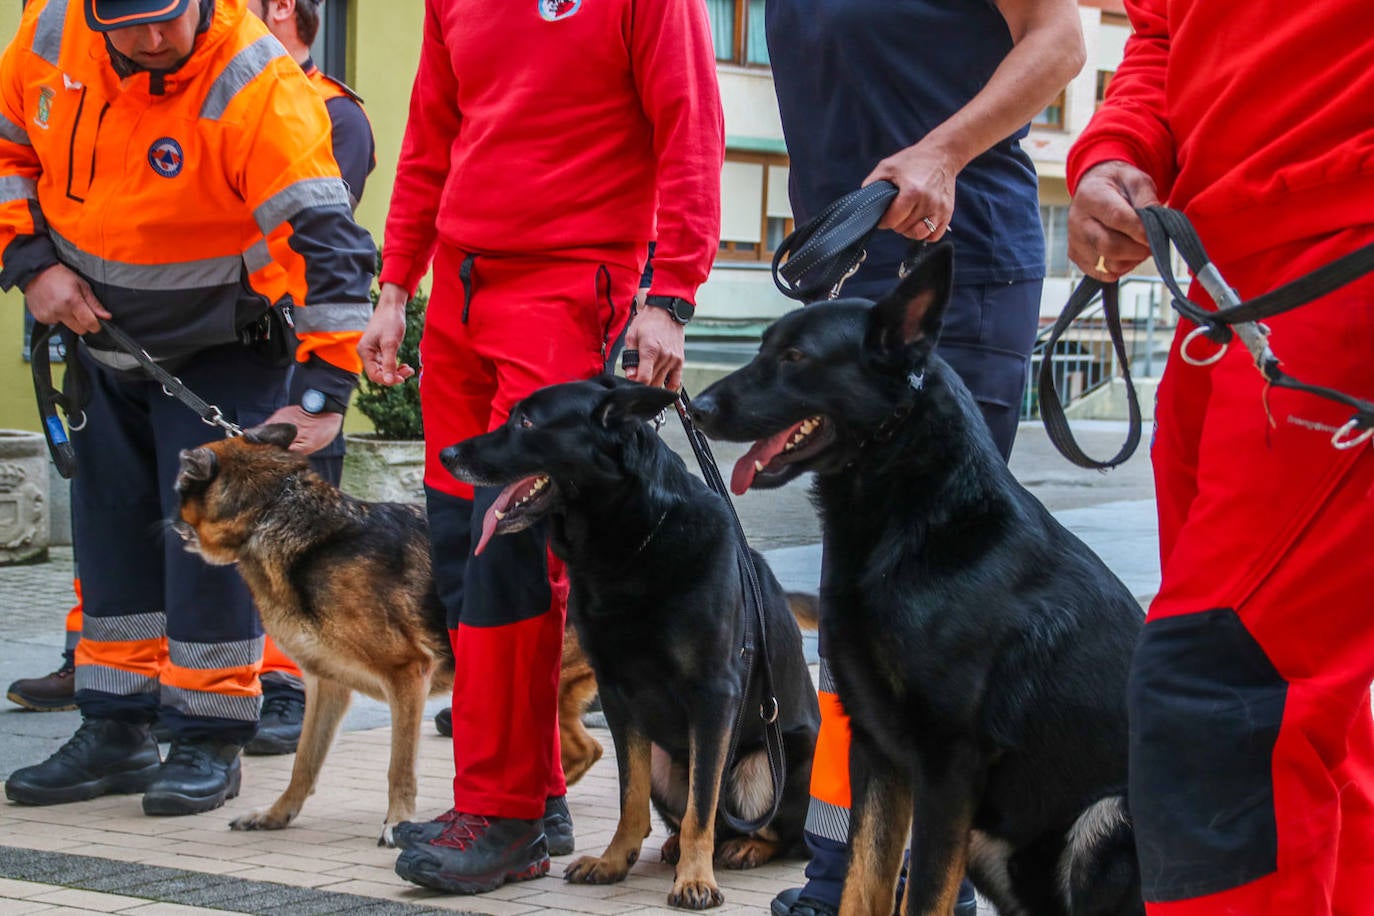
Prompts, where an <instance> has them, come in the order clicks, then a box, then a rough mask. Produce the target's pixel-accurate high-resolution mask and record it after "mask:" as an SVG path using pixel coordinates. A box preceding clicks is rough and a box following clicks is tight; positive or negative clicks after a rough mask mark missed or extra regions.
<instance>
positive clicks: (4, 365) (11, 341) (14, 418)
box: [0, 3, 38, 430]
mask: <svg viewBox="0 0 1374 916" xmlns="http://www.w3.org/2000/svg"><path fill="white" fill-rule="evenodd" d="M21 12H22V10H21V9H20V5H19V4H18V3H4V4H0V35H3V36H4V41H5V43H6V44H8V43H9V39H10V38H11V37H13V35H14V33H15V32H16V31H18V30H19V16H20V13H21ZM23 346H24V298H23V297H22V296H20V295H19V293H18V292H12V293H0V428H3V429H31V430H37V429H38V408H37V407H35V406H34V403H33V383H32V382H31V381H30V379H31V376H30V375H29V364H28V363H26V362H24V359H23V355H22V354H23Z"/></svg>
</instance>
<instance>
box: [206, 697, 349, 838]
mask: <svg viewBox="0 0 1374 916" xmlns="http://www.w3.org/2000/svg"><path fill="white" fill-rule="evenodd" d="M304 679H305V720H304V721H303V722H302V723H301V740H300V742H299V743H298V744H297V745H296V761H295V763H294V764H293V765H292V767H291V782H290V783H288V784H287V786H286V791H285V792H283V793H282V794H281V797H280V798H278V799H277V800H276V801H275V802H273V803H272V807H270V808H268V809H267V810H266V811H253V812H251V813H249V814H245V815H243V816H242V817H239V818H236V819H235V820H233V821H232V822H231V823H230V824H229V826H230V827H231V828H232V829H234V830H280V829H281V828H283V827H285V826H286V825H287V824H289V823H291V822H292V821H293V820H295V818H296V815H297V814H299V813H300V810H301V805H303V804H305V800H306V799H307V798H309V797H310V795H311V793H312V792H314V791H315V780H316V779H318V778H319V775H320V767H321V766H322V765H323V764H324V758H325V755H327V754H328V753H329V746H330V745H331V744H333V743H334V734H335V733H336V732H337V731H338V730H339V723H340V722H341V721H343V716H344V713H345V712H347V711H348V702H349V700H350V699H352V696H353V691H352V690H350V689H349V688H347V687H345V686H344V685H343V684H340V683H339V682H338V681H331V680H326V679H324V678H318V677H315V676H313V675H310V674H305V675H304Z"/></svg>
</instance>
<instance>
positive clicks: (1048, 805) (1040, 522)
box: [692, 245, 1144, 916]
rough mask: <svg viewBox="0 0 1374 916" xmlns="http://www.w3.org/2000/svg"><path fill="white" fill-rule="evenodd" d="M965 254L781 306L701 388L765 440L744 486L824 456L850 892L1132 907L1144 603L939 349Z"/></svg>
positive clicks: (856, 903) (743, 430)
mask: <svg viewBox="0 0 1374 916" xmlns="http://www.w3.org/2000/svg"><path fill="white" fill-rule="evenodd" d="M952 275H953V257H952V248H951V247H950V246H949V245H940V246H936V247H934V248H933V249H931V250H930V251H929V252H928V253H927V254H926V256H925V257H924V259H923V260H922V261H921V262H920V263H919V264H918V265H917V266H916V267H915V268H914V269H913V271H912V273H911V274H910V275H908V276H907V277H906V278H905V279H904V280H903V281H902V282H901V283H900V284H899V285H898V287H897V288H896V289H895V290H894V291H893V292H892V293H890V294H889V295H888V296H887V297H886V298H884V299H883V300H882V301H881V302H878V303H877V304H876V305H875V304H873V303H870V302H868V301H867V300H855V299H849V300H838V301H835V302H830V303H825V304H818V305H812V306H809V307H807V308H804V309H799V310H797V311H794V312H792V313H790V314H788V315H785V316H783V317H782V318H781V319H780V320H778V321H777V322H776V323H775V324H773V325H772V326H771V327H770V328H769V329H768V330H767V331H766V332H765V333H764V335H763V341H762V344H761V345H760V347H759V352H758V355H757V356H756V357H755V358H754V359H753V361H752V362H750V363H749V364H748V365H747V366H745V367H744V368H742V369H740V370H738V371H736V372H734V373H733V374H731V375H729V376H727V377H726V378H724V379H721V380H720V381H719V382H717V383H716V384H714V385H712V386H711V387H710V388H708V389H707V390H706V391H704V392H702V394H701V395H700V396H699V397H698V398H697V400H696V403H695V405H694V407H693V411H692V413H693V416H694V418H695V420H696V422H697V423H698V424H700V426H701V428H702V430H703V431H704V432H705V433H706V434H707V435H709V436H712V437H716V438H720V439H728V440H733V441H750V440H757V441H756V444H755V445H754V446H753V447H752V448H751V449H750V450H749V452H748V453H747V454H746V455H745V456H744V457H743V458H742V459H741V460H740V462H739V464H738V465H737V466H736V468H735V472H734V475H733V484H732V487H733V489H734V490H735V491H736V492H743V491H744V490H746V489H748V488H749V487H751V486H753V487H759V488H764V487H778V486H781V485H783V484H785V483H786V482H788V481H789V480H791V479H793V478H794V477H796V476H798V475H799V474H801V473H802V472H804V471H814V472H816V477H815V483H814V487H815V500H816V503H817V506H818V508H819V510H820V515H821V522H822V530H823V538H824V548H825V561H824V568H823V569H822V572H821V578H822V584H821V595H820V605H821V607H820V617H821V630H822V633H823V635H824V637H825V639H826V641H827V647H828V648H827V652H828V657H829V658H830V660H831V664H832V670H833V673H834V676H835V679H836V682H837V686H838V692H839V696H840V700H841V702H842V703H843V705H844V708H845V711H846V712H847V713H848V715H849V716H850V719H851V726H852V730H853V749H852V752H851V779H852V782H853V812H852V820H851V823H850V845H851V853H850V864H849V870H848V873H847V876H846V880H845V887H844V897H843V904H842V908H841V912H842V913H846V914H873V916H888V914H890V913H892V911H893V903H894V899H893V898H894V893H895V884H896V881H897V877H898V873H899V871H900V869H901V866H902V850H903V846H904V845H905V841H906V839H907V836H908V830H910V840H911V864H910V876H909V880H908V881H907V884H906V888H907V890H906V897H907V900H906V910H905V912H907V913H912V914H948V913H950V912H951V911H952V908H953V906H954V902H955V899H956V897H957V892H958V886H959V880H960V877H961V876H962V875H963V874H964V872H965V870H966V869H967V871H968V873H969V874H970V876H971V877H972V878H973V882H974V884H975V886H976V887H977V888H978V890H979V891H980V892H981V893H982V894H983V895H984V896H986V897H987V898H989V899H990V900H992V902H993V903H994V904H995V905H996V906H997V909H998V912H1000V913H1001V914H1003V916H1012V914H1034V916H1039V914H1047V916H1048V914H1054V916H1062V914H1072V916H1088V914H1103V916H1107V914H1111V916H1117V914H1141V913H1144V906H1143V904H1142V902H1141V895H1140V881H1139V871H1138V867H1137V865H1136V862H1135V845H1134V839H1133V834H1132V830H1131V824H1130V818H1129V814H1128V812H1127V809H1126V806H1125V801H1124V797H1123V793H1124V791H1125V787H1126V749H1127V727H1126V672H1127V668H1128V667H1129V663H1130V660H1131V651H1132V647H1133V644H1134V642H1135V639H1136V635H1137V633H1138V632H1139V630H1140V628H1141V625H1142V622H1143V618H1142V614H1141V610H1140V607H1139V605H1138V604H1137V603H1136V601H1135V600H1134V599H1133V598H1132V597H1131V595H1130V593H1129V592H1128V591H1127V590H1126V588H1125V586H1123V585H1122V584H1121V582H1120V581H1119V580H1118V579H1117V578H1116V577H1115V576H1113V575H1112V573H1111V572H1110V571H1109V570H1108V569H1107V567H1106V566H1105V565H1104V564H1103V563H1102V561H1101V560H1100V559H1099V558H1098V557H1097V556H1096V555H1095V554H1094V553H1093V552H1092V551H1091V550H1089V549H1088V547H1087V546H1086V545H1085V544H1083V543H1082V542H1081V541H1079V540H1078V539H1077V538H1076V537H1074V536H1073V535H1072V534H1070V533H1069V532H1068V531H1066V530H1065V529H1064V528H1063V527H1062V526H1060V525H1059V524H1058V523H1057V522H1056V521H1055V520H1054V518H1053V517H1052V516H1051V515H1050V514H1049V512H1047V511H1046V510H1045V508H1044V507H1043V506H1042V505H1040V503H1038V502H1037V501H1036V500H1035V498H1034V497H1033V496H1031V495H1030V494H1029V493H1028V492H1026V490H1024V489H1023V488H1022V487H1021V486H1020V485H1019V484H1018V483H1017V482H1016V480H1015V479H1014V478H1013V477H1012V475H1011V473H1010V472H1009V471H1008V470H1007V467H1006V465H1005V463H1004V462H1003V461H1002V459H1001V458H1000V457H999V456H998V453H997V451H996V450H995V449H994V447H993V443H992V439H991V437H990V436H989V434H988V433H987V431H986V429H985V427H984V426H983V423H982V420H981V419H980V416H979V413H978V410H977V407H976V405H975V403H974V401H973V398H972V396H971V395H970V394H969V392H968V389H966V388H965V387H964V386H963V384H962V383H961V382H960V381H959V379H958V377H957V376H956V375H955V374H954V372H953V370H952V369H950V367H949V366H948V365H947V364H946V363H945V362H943V361H942V360H941V359H940V358H939V357H938V356H936V355H935V354H934V352H933V350H934V347H935V342H936V337H937V335H938V333H939V329H940V322H941V317H942V315H943V312H944V308H945V306H946V304H947V302H948V299H949V294H950V289H951V283H952Z"/></svg>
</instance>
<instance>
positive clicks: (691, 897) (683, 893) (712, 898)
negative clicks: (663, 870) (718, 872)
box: [668, 878, 725, 910]
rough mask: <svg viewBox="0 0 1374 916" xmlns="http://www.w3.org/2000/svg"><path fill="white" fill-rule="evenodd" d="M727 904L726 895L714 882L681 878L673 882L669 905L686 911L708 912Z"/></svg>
mask: <svg viewBox="0 0 1374 916" xmlns="http://www.w3.org/2000/svg"><path fill="white" fill-rule="evenodd" d="M724 902H725V895H724V894H722V893H721V892H720V888H718V887H716V885H715V883H714V882H712V881H702V880H687V879H684V878H679V879H677V880H676V881H674V882H673V891H672V893H670V894H669V895H668V905H669V906H676V907H681V908H682V909H684V910H708V909H710V908H711V907H713V906H720V905H721V904H722V903H724Z"/></svg>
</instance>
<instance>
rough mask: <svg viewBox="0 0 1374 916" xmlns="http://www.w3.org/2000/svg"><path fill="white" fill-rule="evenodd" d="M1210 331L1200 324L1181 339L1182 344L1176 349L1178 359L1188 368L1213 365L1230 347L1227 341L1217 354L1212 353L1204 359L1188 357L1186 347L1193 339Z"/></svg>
mask: <svg viewBox="0 0 1374 916" xmlns="http://www.w3.org/2000/svg"><path fill="white" fill-rule="evenodd" d="M1210 330H1211V328H1209V327H1207V326H1206V325H1205V324H1201V325H1198V326H1197V327H1195V328H1193V329H1192V330H1191V331H1189V332H1188V336H1187V337H1185V338H1183V343H1182V344H1181V345H1180V346H1179V348H1178V355H1179V358H1180V359H1182V360H1183V361H1184V362H1185V363H1187V364H1188V365H1190V366H1210V365H1212V363H1215V362H1216V361H1217V360H1219V359H1221V358H1222V357H1223V356H1225V355H1226V351H1227V350H1228V349H1230V347H1231V342H1230V341H1229V340H1228V341H1227V342H1226V343H1224V344H1221V345H1220V347H1221V349H1219V350H1217V352H1215V353H1213V354H1212V355H1211V356H1209V357H1207V358H1206V359H1194V358H1193V357H1192V356H1189V355H1188V345H1189V344H1190V343H1192V342H1193V340H1194V339H1195V338H1197V337H1198V336H1200V335H1205V334H1206V333H1207V332H1208V331H1210ZM1209 339H1210V338H1209Z"/></svg>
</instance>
